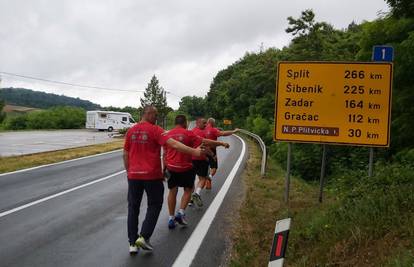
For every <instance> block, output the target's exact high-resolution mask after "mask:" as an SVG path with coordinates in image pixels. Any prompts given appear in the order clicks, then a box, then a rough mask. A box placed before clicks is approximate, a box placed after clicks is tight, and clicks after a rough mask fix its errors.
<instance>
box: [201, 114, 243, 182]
mask: <svg viewBox="0 0 414 267" xmlns="http://www.w3.org/2000/svg"><path fill="white" fill-rule="evenodd" d="M215 126H216V120H215V119H214V118H209V119H208V120H207V126H206V128H205V130H204V132H205V137H206V138H207V139H210V140H217V138H218V137H220V136H229V135H232V134H234V133H236V132H237V131H238V130H239V129H238V128H236V129H234V130H232V131H220V130H219V129H217V128H216V127H215ZM212 152H213V154H214V156H213V157H210V156H209V157H208V159H209V165H210V175H209V176H207V180H206V183H205V187H206V189H211V178H212V177H213V176H214V175H215V174H216V172H217V167H218V162H217V150H216V149H212Z"/></svg>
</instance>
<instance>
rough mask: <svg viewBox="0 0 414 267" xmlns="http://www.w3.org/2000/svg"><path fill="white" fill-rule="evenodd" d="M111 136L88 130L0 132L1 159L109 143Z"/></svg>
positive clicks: (111, 139) (106, 133)
mask: <svg viewBox="0 0 414 267" xmlns="http://www.w3.org/2000/svg"><path fill="white" fill-rule="evenodd" d="M111 135H112V133H108V132H98V131H95V130H86V129H79V130H53V131H18V132H0V157H8V156H15V155H25V154H31V153H39V152H45V151H53V150H59V149H65V148H72V147H79V146H87V145H94V144H101V143H108V142H112V141H114V139H113V138H111Z"/></svg>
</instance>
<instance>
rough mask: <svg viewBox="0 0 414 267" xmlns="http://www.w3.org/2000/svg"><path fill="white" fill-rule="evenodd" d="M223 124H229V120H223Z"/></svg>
mask: <svg viewBox="0 0 414 267" xmlns="http://www.w3.org/2000/svg"><path fill="white" fill-rule="evenodd" d="M223 124H224V125H231V120H223Z"/></svg>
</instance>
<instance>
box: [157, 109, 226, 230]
mask: <svg viewBox="0 0 414 267" xmlns="http://www.w3.org/2000/svg"><path fill="white" fill-rule="evenodd" d="M167 137H170V138H173V139H175V140H177V141H179V142H181V143H183V144H184V145H186V146H189V147H197V146H199V145H200V144H201V143H203V145H208V146H211V147H215V146H224V147H226V148H228V147H229V145H228V144H227V143H224V142H217V141H212V140H207V139H203V138H202V137H200V136H197V135H196V134H194V132H192V131H189V130H187V118H186V117H185V116H184V115H178V116H176V117H175V128H174V129H172V130H170V131H168V133H167ZM165 162H166V163H165V164H166V168H167V170H168V172H169V174H170V177H169V179H168V188H169V193H168V210H169V219H168V228H169V229H174V228H175V226H176V222H177V223H178V224H180V225H187V220H186V216H185V209H186V207H187V205H188V203H189V201H190V198H191V193H192V192H193V188H194V181H195V172H194V170H193V166H192V160H191V156H190V155H188V154H184V153H181V152H179V151H177V150H174V149H171V148H167V151H166V159H165ZM178 187H183V188H184V193H183V196H182V197H181V203H180V209H179V210H178V211H177V213H175V215H174V212H175V207H176V201H177V192H178Z"/></svg>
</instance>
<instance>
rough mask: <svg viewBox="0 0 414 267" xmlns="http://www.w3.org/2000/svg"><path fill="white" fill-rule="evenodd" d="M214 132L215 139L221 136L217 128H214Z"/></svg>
mask: <svg viewBox="0 0 414 267" xmlns="http://www.w3.org/2000/svg"><path fill="white" fill-rule="evenodd" d="M214 130H215V131H214V132H215V135H216V138H217V137H220V136H221V132H220V130H219V129H217V128H214Z"/></svg>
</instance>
